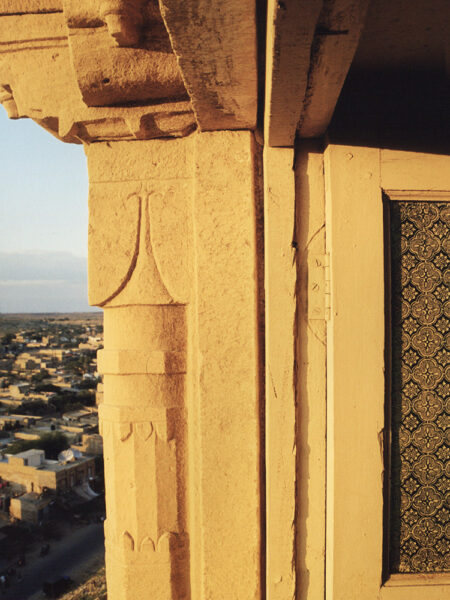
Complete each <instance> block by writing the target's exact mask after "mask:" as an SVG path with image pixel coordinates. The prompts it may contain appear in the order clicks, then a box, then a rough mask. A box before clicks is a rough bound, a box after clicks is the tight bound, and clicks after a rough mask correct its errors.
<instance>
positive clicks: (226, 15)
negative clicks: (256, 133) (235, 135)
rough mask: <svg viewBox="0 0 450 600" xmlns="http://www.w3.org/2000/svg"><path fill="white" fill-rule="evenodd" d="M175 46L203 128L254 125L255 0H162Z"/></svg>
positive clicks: (255, 101)
mask: <svg viewBox="0 0 450 600" xmlns="http://www.w3.org/2000/svg"><path fill="white" fill-rule="evenodd" d="M160 6H161V12H162V16H163V18H164V21H165V23H166V27H167V30H168V32H169V35H170V39H171V42H172V47H173V50H174V52H175V54H176V56H177V59H178V64H179V65H180V69H181V72H182V74H183V79H184V83H185V85H186V89H187V90H188V92H189V95H190V97H191V101H192V105H193V107H194V112H195V115H196V118H197V123H198V125H199V127H200V129H201V130H202V131H209V130H217V129H254V128H255V127H256V113H257V105H258V98H257V32H256V3H255V1H254V0H227V2H224V1H223V0H183V2H179V1H178V0H160Z"/></svg>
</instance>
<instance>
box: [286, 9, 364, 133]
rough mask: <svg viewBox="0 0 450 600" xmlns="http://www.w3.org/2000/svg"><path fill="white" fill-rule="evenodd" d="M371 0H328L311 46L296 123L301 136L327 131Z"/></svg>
mask: <svg viewBox="0 0 450 600" xmlns="http://www.w3.org/2000/svg"><path fill="white" fill-rule="evenodd" d="M368 5H369V0H325V2H324V5H323V9H322V12H321V14H320V17H319V21H318V24H317V28H316V32H315V36H314V41H313V44H312V47H311V62H310V65H309V72H308V85H307V89H306V94H305V99H304V101H303V107H302V110H301V114H300V119H299V122H298V126H297V132H298V135H299V137H301V138H314V137H320V136H322V135H324V134H325V132H326V130H327V128H328V125H329V124H330V121H331V118H332V116H333V112H334V108H335V106H336V103H337V101H338V98H339V94H340V93H341V89H342V86H343V85H344V81H345V78H346V76H347V73H348V70H349V68H350V65H351V63H352V60H353V56H354V54H355V51H356V48H357V46H358V42H359V37H360V35H361V31H362V29H363V27H364V22H365V17H366V12H367V8H368Z"/></svg>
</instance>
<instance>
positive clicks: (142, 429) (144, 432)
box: [133, 423, 153, 442]
mask: <svg viewBox="0 0 450 600" xmlns="http://www.w3.org/2000/svg"><path fill="white" fill-rule="evenodd" d="M133 431H134V434H135V435H136V437H138V438H139V439H141V440H142V441H143V442H145V441H147V440H148V439H149V438H150V437H151V435H152V433H153V425H152V424H151V423H133Z"/></svg>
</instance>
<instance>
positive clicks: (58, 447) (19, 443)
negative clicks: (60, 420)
mask: <svg viewBox="0 0 450 600" xmlns="http://www.w3.org/2000/svg"><path fill="white" fill-rule="evenodd" d="M68 447H69V441H68V439H67V437H66V436H65V435H64V433H61V432H60V431H55V432H51V433H44V434H42V435H40V436H39V439H38V440H16V441H15V442H13V443H12V444H11V445H10V446H8V447H7V449H6V452H7V453H8V454H19V452H25V451H26V450H34V449H37V450H44V452H45V457H46V458H50V459H53V460H56V459H57V458H58V454H59V453H60V452H62V451H63V450H66V449H67V448H68Z"/></svg>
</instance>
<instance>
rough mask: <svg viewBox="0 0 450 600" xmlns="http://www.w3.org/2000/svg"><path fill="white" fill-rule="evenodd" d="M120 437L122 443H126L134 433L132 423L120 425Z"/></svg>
mask: <svg viewBox="0 0 450 600" xmlns="http://www.w3.org/2000/svg"><path fill="white" fill-rule="evenodd" d="M118 427H119V436H120V441H121V442H126V441H127V440H128V439H129V437H130V436H131V434H132V433H133V426H132V424H131V423H119V424H118Z"/></svg>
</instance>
